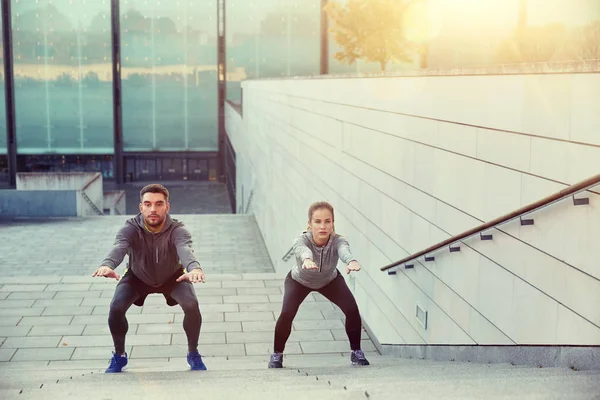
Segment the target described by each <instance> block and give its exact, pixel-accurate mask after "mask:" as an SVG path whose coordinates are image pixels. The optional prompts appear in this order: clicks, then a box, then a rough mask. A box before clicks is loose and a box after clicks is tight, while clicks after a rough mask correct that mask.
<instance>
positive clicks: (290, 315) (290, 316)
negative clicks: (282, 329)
mask: <svg viewBox="0 0 600 400" xmlns="http://www.w3.org/2000/svg"><path fill="white" fill-rule="evenodd" d="M295 316H296V312H295V311H288V310H283V311H282V312H281V314H279V317H278V318H277V322H278V323H280V324H290V325H291V323H292V321H293V320H294V317H295Z"/></svg>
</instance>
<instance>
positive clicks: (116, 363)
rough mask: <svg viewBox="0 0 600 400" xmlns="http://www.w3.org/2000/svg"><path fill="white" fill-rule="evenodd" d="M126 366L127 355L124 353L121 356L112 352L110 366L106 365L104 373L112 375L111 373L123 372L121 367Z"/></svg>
mask: <svg viewBox="0 0 600 400" xmlns="http://www.w3.org/2000/svg"><path fill="white" fill-rule="evenodd" d="M126 365H127V353H125V355H124V356H122V355H120V354H117V353H115V352H114V351H113V356H112V357H111V359H110V364H109V365H108V368H107V369H106V371H104V372H105V373H107V374H108V373H112V372H121V371H123V367H124V366H126Z"/></svg>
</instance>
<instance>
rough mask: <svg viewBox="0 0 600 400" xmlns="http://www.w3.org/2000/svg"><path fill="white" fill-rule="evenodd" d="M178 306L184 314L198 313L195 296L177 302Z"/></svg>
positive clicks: (198, 308)
mask: <svg viewBox="0 0 600 400" xmlns="http://www.w3.org/2000/svg"><path fill="white" fill-rule="evenodd" d="M179 305H180V306H181V308H182V309H183V312H184V313H186V314H187V313H196V312H197V313H200V306H199V304H198V298H196V297H195V296H193V297H189V298H186V299H184V300H182V301H180V302H179Z"/></svg>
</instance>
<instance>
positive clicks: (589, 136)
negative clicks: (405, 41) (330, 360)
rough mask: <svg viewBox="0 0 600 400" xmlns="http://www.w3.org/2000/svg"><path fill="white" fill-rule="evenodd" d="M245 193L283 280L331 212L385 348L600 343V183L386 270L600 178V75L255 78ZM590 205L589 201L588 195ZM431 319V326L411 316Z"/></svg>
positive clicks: (359, 294) (238, 138) (243, 149)
mask: <svg viewBox="0 0 600 400" xmlns="http://www.w3.org/2000/svg"><path fill="white" fill-rule="evenodd" d="M243 89H244V99H243V110H244V118H243V119H242V118H241V117H240V115H239V114H238V113H237V112H235V111H234V110H233V109H232V108H231V107H230V106H227V116H226V118H227V120H226V121H227V122H226V123H227V132H228V134H229V135H230V138H231V142H232V144H233V146H234V148H235V151H236V154H237V185H238V187H237V195H238V199H237V201H238V204H237V205H236V209H239V208H240V205H242V207H243V209H246V207H247V204H245V203H244V204H241V203H242V199H241V197H240V196H241V194H242V193H244V194H245V198H244V200H243V201H244V202H247V199H248V195H249V194H250V193H253V200H252V204H251V205H250V207H249V212H251V213H253V214H254V215H255V216H256V220H257V222H258V224H259V226H260V228H261V231H262V234H263V237H264V240H265V243H266V245H267V248H268V250H269V253H270V255H271V258H272V260H273V262H274V263H275V264H276V267H277V269H278V272H280V273H281V274H283V273H284V272H286V271H287V270H289V267H290V264H289V261H288V262H284V261H282V260H281V257H282V256H283V255H284V254H285V253H286V252H287V251H288V249H289V248H290V246H291V243H292V240H293V238H294V237H295V236H296V235H298V234H299V233H301V231H302V230H303V229H304V228H305V227H306V220H307V215H306V211H307V208H308V206H309V205H310V203H311V202H313V201H316V200H328V201H330V202H331V203H332V204H333V205H334V207H336V230H337V231H338V232H339V233H341V234H343V235H345V236H346V237H347V238H348V240H349V242H350V244H351V247H352V249H353V252H354V253H355V255H356V256H357V257H358V259H359V260H360V262H361V264H362V266H363V270H362V271H361V272H360V273H358V274H356V275H354V276H351V277H350V278H347V279H348V283H349V285H350V287H351V289H352V290H353V292H354V294H355V296H356V298H357V300H358V302H359V306H360V309H361V312H362V315H363V318H364V319H365V321H366V323H367V324H368V326H369V327H370V329H371V330H372V331H373V333H374V334H375V336H376V337H377V339H378V340H379V341H380V342H381V343H394V344H402V343H410V344H594V345H598V344H600V328H599V327H600V307H598V304H600V268H599V267H598V260H599V259H600V246H598V243H600V223H598V221H600V195H599V193H600V188H598V187H597V188H595V192H587V193H586V194H585V196H588V197H589V199H590V205H588V206H576V207H575V206H573V203H572V201H570V200H567V201H563V202H561V203H559V204H557V205H554V206H552V207H548V208H546V209H544V210H543V211H540V212H536V213H535V214H534V215H530V216H529V217H532V218H534V219H535V225H532V226H531V225H530V226H521V225H520V224H519V222H518V221H516V222H512V223H508V224H506V225H503V226H502V227H501V228H500V229H495V230H492V231H490V232H489V233H492V234H493V238H494V239H493V240H492V241H481V240H479V238H478V237H477V238H472V239H468V240H466V241H465V242H464V243H463V245H462V246H461V251H460V252H458V253H449V252H448V251H447V249H444V250H442V251H440V252H438V253H437V254H434V255H435V257H436V258H435V261H434V262H427V263H425V262H424V261H423V260H422V259H421V260H419V262H418V263H416V265H415V268H414V269H411V270H404V269H401V270H399V271H398V274H397V275H395V276H389V275H387V274H386V273H384V272H381V271H380V270H379V269H380V267H382V266H384V265H386V264H388V263H390V262H393V261H396V260H399V259H401V258H403V257H404V256H406V255H409V254H412V253H414V252H417V251H419V250H422V249H424V248H426V247H428V246H430V245H432V244H434V243H437V242H439V241H441V240H443V239H446V238H448V237H450V236H452V235H455V234H458V233H460V232H463V231H465V230H467V229H469V228H472V227H474V226H476V225H479V224H481V223H482V222H486V221H489V220H491V219H493V218H496V217H498V216H500V215H503V214H505V213H507V212H510V211H512V210H514V209H517V208H519V207H521V206H523V205H526V204H528V203H531V202H533V201H535V200H538V199H540V198H542V197H545V196H547V195H549V194H551V193H553V192H555V191H558V190H560V189H563V188H565V187H567V186H568V185H570V184H573V183H575V182H577V181H580V180H582V179H584V178H587V177H589V176H592V175H595V174H597V173H599V172H600V113H598V104H600V74H561V75H506V76H472V77H469V76H455V77H412V78H411V77H387V78H356V79H293V80H291V79H290V80H269V81H246V82H244V84H243ZM582 196H583V195H582ZM417 306H419V307H420V308H421V309H422V310H424V311H426V312H427V316H428V320H427V328H425V327H424V326H423V325H422V324H421V323H420V322H419V320H418V319H417V318H416V309H417Z"/></svg>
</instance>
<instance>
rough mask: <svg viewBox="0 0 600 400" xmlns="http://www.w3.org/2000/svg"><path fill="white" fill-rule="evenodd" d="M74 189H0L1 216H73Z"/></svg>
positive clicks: (74, 211)
mask: <svg viewBox="0 0 600 400" xmlns="http://www.w3.org/2000/svg"><path fill="white" fill-rule="evenodd" d="M76 198H77V192H76V191H75V190H48V191H39V190H0V218H2V217H29V218H36V217H39V218H47V217H75V216H77V208H76V202H77V200H76Z"/></svg>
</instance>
